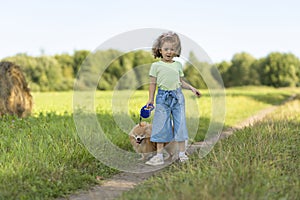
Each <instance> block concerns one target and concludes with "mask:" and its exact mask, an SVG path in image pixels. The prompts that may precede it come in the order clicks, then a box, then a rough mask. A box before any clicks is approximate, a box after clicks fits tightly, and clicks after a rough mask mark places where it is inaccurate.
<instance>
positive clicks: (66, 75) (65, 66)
mask: <svg viewBox="0 0 300 200" xmlns="http://www.w3.org/2000/svg"><path fill="white" fill-rule="evenodd" d="M54 58H55V59H56V60H57V61H58V63H59V65H60V67H61V71H62V85H61V90H71V89H73V85H74V68H73V66H74V59H73V56H70V55H69V54H60V55H55V56H54Z"/></svg>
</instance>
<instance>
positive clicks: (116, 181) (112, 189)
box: [59, 95, 296, 200]
mask: <svg viewBox="0 0 300 200" xmlns="http://www.w3.org/2000/svg"><path fill="white" fill-rule="evenodd" d="M295 97H296V95H293V96H291V97H290V98H288V99H287V100H285V101H284V102H283V103H282V104H285V103H286V102H288V101H291V100H293V99H294V98H295ZM282 104H280V105H282ZM278 106H279V105H278ZM278 106H272V107H269V108H266V109H264V110H261V111H260V112H258V113H257V114H256V115H254V116H251V117H249V118H247V119H246V120H244V121H242V122H241V123H238V124H237V125H236V126H233V127H231V128H229V129H226V130H224V131H223V132H222V133H221V135H220V139H223V138H225V137H228V136H230V135H231V134H233V133H234V132H235V131H237V130H239V129H242V128H245V127H247V126H251V125H253V124H254V123H255V122H258V121H260V120H262V119H263V118H264V117H265V116H266V115H267V114H269V113H271V112H273V111H274V110H275V109H276V108H277V107H278ZM204 145H206V144H205V143H203V142H197V143H195V144H193V145H191V146H190V147H189V149H188V153H193V152H194V151H196V150H197V149H199V148H201V147H203V146H204ZM158 172H159V170H158V171H153V172H148V173H140V174H138V173H134V174H133V173H127V172H121V173H119V174H117V175H115V176H113V177H112V178H110V179H108V180H105V181H104V182H103V184H102V185H97V186H94V187H92V188H91V189H90V190H89V191H79V192H80V193H78V194H73V195H71V196H69V197H68V198H65V199H64V200H66V199H68V200H102V199H103V200H111V199H115V198H117V197H119V196H120V195H121V194H122V192H124V191H128V190H130V189H132V188H134V187H135V186H136V185H137V184H140V183H142V182H143V181H145V180H146V179H148V178H149V177H150V176H152V175H154V174H156V173H158ZM59 200H63V199H62V198H60V199H59Z"/></svg>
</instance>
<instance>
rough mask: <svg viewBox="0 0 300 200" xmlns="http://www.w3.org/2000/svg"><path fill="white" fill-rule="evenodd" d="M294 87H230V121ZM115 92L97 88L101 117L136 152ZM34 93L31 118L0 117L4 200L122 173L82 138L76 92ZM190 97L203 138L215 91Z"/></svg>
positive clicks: (132, 107) (137, 97)
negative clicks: (116, 110) (121, 122)
mask: <svg viewBox="0 0 300 200" xmlns="http://www.w3.org/2000/svg"><path fill="white" fill-rule="evenodd" d="M187 92H188V91H187ZM292 92H293V91H291V90H276V89H271V88H264V89H260V88H248V89H247V90H245V89H244V88H241V89H230V90H227V97H226V100H227V101H226V109H227V114H226V120H225V126H231V125H233V124H234V123H236V122H238V121H240V120H242V118H244V117H248V116H249V115H251V114H253V113H255V112H257V111H258V110H259V109H262V108H264V107H268V106H270V105H274V104H277V103H279V102H281V101H282V100H283V99H285V98H286V97H287V96H288V95H290V94H291V93H292ZM266 93H268V94H267V95H266ZM112 95H113V93H112V92H97V93H96V95H95V110H96V114H97V119H98V120H99V122H102V123H101V124H102V126H103V127H102V128H103V129H104V130H106V134H107V135H111V133H114V134H116V135H118V137H110V138H111V139H112V140H113V142H114V143H115V144H117V145H118V146H120V147H121V148H123V149H125V150H129V151H132V148H131V146H130V143H129V141H128V139H127V138H128V136H127V134H126V133H125V132H124V131H122V130H120V129H119V128H118V127H117V126H116V123H115V121H114V118H113V116H112V114H111V111H112V103H111V98H112ZM147 95H148V93H147V91H138V92H136V93H135V94H133V95H132V97H131V98H130V100H129V102H131V103H129V111H128V112H127V113H125V114H126V116H129V117H130V118H131V119H132V120H133V121H134V122H138V117H139V116H138V115H139V109H140V108H141V106H143V105H144V104H145V102H146V100H147V98H148V96H147ZM33 97H34V113H33V115H32V116H31V117H28V118H26V119H19V118H16V117H13V116H4V117H2V118H1V120H0V136H1V140H0V199H51V198H55V197H58V196H63V195H66V194H69V193H71V192H73V191H75V190H78V189H80V188H87V187H90V186H91V185H94V184H99V180H97V179H96V176H98V177H102V178H104V179H105V178H106V177H109V176H111V175H112V174H115V173H117V172H118V171H117V170H115V169H111V168H109V167H107V166H105V165H103V164H102V163H101V162H100V161H98V160H96V159H95V158H94V157H93V156H92V155H91V154H90V153H89V152H88V151H87V149H86V148H85V146H84V145H83V144H82V142H81V140H80V139H79V137H78V135H77V132H76V128H75V124H74V120H73V113H72V93H71V92H62V93H33ZM186 98H190V99H191V101H196V102H197V103H198V105H200V106H199V107H198V109H199V112H200V113H201V118H200V124H199V130H198V135H197V136H196V140H201V138H203V137H204V134H205V130H206V129H207V127H208V123H209V119H210V110H211V108H210V105H211V104H210V95H209V93H208V92H207V91H203V98H200V99H193V98H194V97H192V96H191V94H190V93H187V94H186ZM241 102H242V103H241ZM237 104H238V105H237ZM187 111H188V110H187ZM239 116H240V117H239ZM149 120H151V119H149ZM119 138H122V139H121V140H119Z"/></svg>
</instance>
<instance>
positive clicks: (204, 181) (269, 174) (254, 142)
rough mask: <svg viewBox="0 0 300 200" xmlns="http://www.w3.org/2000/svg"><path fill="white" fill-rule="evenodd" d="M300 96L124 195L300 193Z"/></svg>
mask: <svg viewBox="0 0 300 200" xmlns="http://www.w3.org/2000/svg"><path fill="white" fill-rule="evenodd" d="M299 145H300V100H297V101H294V102H291V103H289V104H288V105H286V106H283V107H280V109H278V110H277V111H276V112H275V113H273V114H271V115H269V116H268V117H267V118H266V119H265V120H264V121H262V122H259V123H257V124H255V125H254V126H253V127H249V128H245V129H243V130H241V131H238V132H236V133H235V134H234V135H232V136H230V137H229V138H227V139H225V140H223V141H221V142H218V143H217V145H215V147H214V149H213V150H212V152H211V153H210V154H208V156H206V157H205V158H204V159H201V160H200V159H199V157H198V156H197V155H196V154H195V155H193V156H191V159H190V162H189V163H187V164H177V165H173V166H171V167H169V168H168V169H166V170H165V171H163V172H162V173H160V174H159V175H158V176H155V177H152V178H151V179H150V180H148V181H146V182H145V183H144V184H142V185H140V186H138V187H137V188H135V189H134V190H132V191H130V192H127V193H126V194H124V195H123V196H122V197H121V198H120V199H172V200H173V199H195V200H196V199H206V200H210V199H214V200H215V199H224V200H225V199H233V200H235V199H293V200H296V199H299V197H300V190H299V188H300V167H299V164H300V159H299V155H300V149H299Z"/></svg>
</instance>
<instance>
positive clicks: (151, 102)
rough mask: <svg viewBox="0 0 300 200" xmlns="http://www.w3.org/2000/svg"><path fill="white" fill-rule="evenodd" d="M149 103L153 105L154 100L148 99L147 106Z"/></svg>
mask: <svg viewBox="0 0 300 200" xmlns="http://www.w3.org/2000/svg"><path fill="white" fill-rule="evenodd" d="M149 104H152V105H154V101H151V100H149V101H148V102H147V104H146V105H147V107H149Z"/></svg>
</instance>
